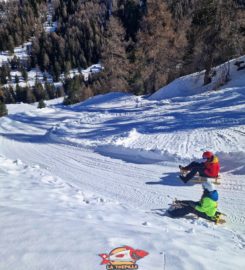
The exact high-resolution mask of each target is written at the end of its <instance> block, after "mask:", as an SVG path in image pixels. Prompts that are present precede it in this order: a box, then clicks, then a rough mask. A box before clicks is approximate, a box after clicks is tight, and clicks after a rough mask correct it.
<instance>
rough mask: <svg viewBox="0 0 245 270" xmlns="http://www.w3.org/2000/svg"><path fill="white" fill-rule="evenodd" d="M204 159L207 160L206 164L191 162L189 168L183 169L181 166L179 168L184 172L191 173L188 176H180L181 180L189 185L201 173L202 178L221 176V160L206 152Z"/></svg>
mask: <svg viewBox="0 0 245 270" xmlns="http://www.w3.org/2000/svg"><path fill="white" fill-rule="evenodd" d="M202 157H203V158H204V159H206V161H205V162H201V163H199V162H196V161H193V162H191V163H190V164H189V165H188V166H185V167H182V166H181V165H179V168H180V169H181V170H183V171H189V173H188V174H187V175H186V176H183V175H180V176H179V177H180V179H181V180H182V181H183V182H184V183H187V182H188V181H189V180H190V179H191V178H192V177H193V176H195V175H196V173H199V175H200V176H202V177H211V178H215V177H217V176H218V174H219V170H220V165H219V159H218V157H217V156H215V155H214V154H213V153H212V152H210V151H206V152H204V153H203V155H202Z"/></svg>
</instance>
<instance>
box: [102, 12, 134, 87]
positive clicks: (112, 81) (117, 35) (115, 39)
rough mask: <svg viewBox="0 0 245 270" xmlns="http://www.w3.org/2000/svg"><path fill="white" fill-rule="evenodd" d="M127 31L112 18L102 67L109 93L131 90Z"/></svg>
mask: <svg viewBox="0 0 245 270" xmlns="http://www.w3.org/2000/svg"><path fill="white" fill-rule="evenodd" d="M125 35H126V33H125V30H124V28H123V26H122V24H121V23H120V21H119V19H118V18H116V17H115V16H111V17H110V20H109V22H108V25H107V31H106V33H105V40H104V44H103V46H102V59H101V61H102V65H103V66H104V67H105V71H104V76H105V77H106V80H107V91H125V92H127V91H128V90H129V85H128V79H129V72H130V62H129V60H128V58H127V53H126V41H125Z"/></svg>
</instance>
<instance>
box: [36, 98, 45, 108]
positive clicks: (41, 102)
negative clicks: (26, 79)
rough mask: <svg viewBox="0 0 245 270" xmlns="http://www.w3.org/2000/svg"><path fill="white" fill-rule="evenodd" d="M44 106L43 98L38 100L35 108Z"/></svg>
mask: <svg viewBox="0 0 245 270" xmlns="http://www.w3.org/2000/svg"><path fill="white" fill-rule="evenodd" d="M45 107H46V104H45V102H44V100H43V99H41V100H39V102H38V105H37V108H38V109H42V108H45Z"/></svg>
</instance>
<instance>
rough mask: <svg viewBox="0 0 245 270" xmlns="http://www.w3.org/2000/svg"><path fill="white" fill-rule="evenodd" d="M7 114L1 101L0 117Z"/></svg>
mask: <svg viewBox="0 0 245 270" xmlns="http://www.w3.org/2000/svg"><path fill="white" fill-rule="evenodd" d="M7 114H8V110H7V107H6V105H5V103H4V102H3V101H1V100H0V117H2V116H5V115H7Z"/></svg>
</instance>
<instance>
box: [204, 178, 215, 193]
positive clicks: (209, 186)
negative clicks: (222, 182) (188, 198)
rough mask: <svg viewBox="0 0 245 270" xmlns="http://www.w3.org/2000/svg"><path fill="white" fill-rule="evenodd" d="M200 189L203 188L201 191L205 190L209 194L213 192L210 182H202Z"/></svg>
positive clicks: (213, 188)
mask: <svg viewBox="0 0 245 270" xmlns="http://www.w3.org/2000/svg"><path fill="white" fill-rule="evenodd" d="M202 187H203V189H206V190H208V191H209V192H211V191H214V190H215V187H214V185H213V184H212V183H211V182H210V181H207V182H204V183H203V184H202Z"/></svg>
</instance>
